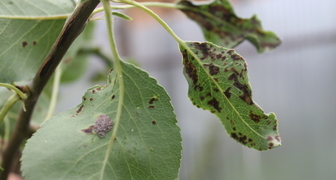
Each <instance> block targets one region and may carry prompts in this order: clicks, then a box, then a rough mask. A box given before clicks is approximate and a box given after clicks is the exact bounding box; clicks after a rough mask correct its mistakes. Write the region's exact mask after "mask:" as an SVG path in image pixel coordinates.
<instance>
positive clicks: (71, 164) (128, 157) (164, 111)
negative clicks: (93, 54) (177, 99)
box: [22, 63, 182, 180]
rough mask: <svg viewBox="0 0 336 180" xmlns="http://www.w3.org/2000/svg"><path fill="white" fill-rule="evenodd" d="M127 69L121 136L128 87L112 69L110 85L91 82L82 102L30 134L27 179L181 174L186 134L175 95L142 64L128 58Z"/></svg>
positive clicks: (173, 176) (24, 163) (25, 155)
mask: <svg viewBox="0 0 336 180" xmlns="http://www.w3.org/2000/svg"><path fill="white" fill-rule="evenodd" d="M122 69H123V77H124V83H125V86H124V93H125V94H124V102H123V109H122V114H121V119H120V123H119V126H118V131H117V135H116V139H113V140H112V139H111V135H112V132H113V131H114V130H115V128H116V119H115V118H116V114H117V106H118V101H119V91H121V90H122V88H121V87H120V85H119V83H118V78H117V73H116V72H115V71H112V72H111V73H110V75H109V78H108V85H105V86H95V87H92V88H90V89H89V90H88V91H87V92H86V93H85V95H84V96H83V101H82V103H81V104H79V105H78V106H77V107H75V108H72V109H69V110H67V111H65V112H63V113H60V114H59V115H57V116H55V117H53V118H52V119H50V120H48V121H46V123H45V124H44V125H43V126H42V127H41V128H40V129H39V130H38V131H37V132H36V133H35V134H34V135H33V137H32V138H31V139H30V140H28V143H27V145H26V148H25V149H24V152H23V157H22V170H23V175H24V177H25V179H28V180H29V179H34V180H35V179H48V180H53V179H71V180H75V179H78V180H82V179H94V180H96V179H100V176H101V173H103V174H102V179H176V178H177V175H178V171H179V167H180V159H181V150H182V147H181V134H180V129H179V127H178V126H177V124H176V123H177V121H176V117H175V114H174V113H173V108H172V106H171V104H170V98H169V96H168V95H167V94H166V92H165V91H164V89H163V88H162V87H161V86H159V85H157V82H156V81H155V80H154V79H152V78H150V77H149V76H148V74H147V73H145V72H143V71H142V70H140V69H138V68H136V67H135V66H133V65H130V64H126V63H122ZM110 120H111V121H110ZM111 127H112V129H110V128H111ZM97 132H99V134H97ZM111 141H114V142H113V146H112V150H111V151H110V152H108V146H109V144H110V143H111ZM105 158H107V161H106V162H104V159H105ZM104 166H105V170H104V171H103V172H102V169H104V168H103V167H104Z"/></svg>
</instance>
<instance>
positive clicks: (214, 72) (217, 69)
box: [203, 63, 219, 76]
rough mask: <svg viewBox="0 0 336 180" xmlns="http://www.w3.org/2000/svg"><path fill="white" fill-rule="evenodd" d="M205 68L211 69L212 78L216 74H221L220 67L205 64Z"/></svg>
mask: <svg viewBox="0 0 336 180" xmlns="http://www.w3.org/2000/svg"><path fill="white" fill-rule="evenodd" d="M203 66H204V67H208V68H209V73H210V75H211V76H213V75H216V74H218V73H219V67H218V66H215V65H214V64H212V63H210V64H204V65H203Z"/></svg>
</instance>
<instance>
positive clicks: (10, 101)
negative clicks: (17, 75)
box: [0, 93, 20, 124]
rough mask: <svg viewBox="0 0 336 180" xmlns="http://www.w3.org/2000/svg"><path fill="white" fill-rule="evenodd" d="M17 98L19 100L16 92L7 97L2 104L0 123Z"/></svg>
mask: <svg viewBox="0 0 336 180" xmlns="http://www.w3.org/2000/svg"><path fill="white" fill-rule="evenodd" d="M18 100H20V97H19V95H18V94H16V93H15V94H13V95H12V96H11V97H9V98H8V100H7V101H6V103H5V104H4V106H3V107H2V109H1V111H0V124H1V123H2V120H3V119H4V118H5V116H6V114H7V112H8V111H9V110H10V108H11V107H12V106H13V105H14V104H15V103H16V102H17V101H18Z"/></svg>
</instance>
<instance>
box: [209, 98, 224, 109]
mask: <svg viewBox="0 0 336 180" xmlns="http://www.w3.org/2000/svg"><path fill="white" fill-rule="evenodd" d="M208 105H210V106H212V107H213V108H215V109H216V110H217V111H218V112H221V110H222V108H221V107H219V102H218V101H217V99H215V98H212V99H211V100H210V101H208Z"/></svg>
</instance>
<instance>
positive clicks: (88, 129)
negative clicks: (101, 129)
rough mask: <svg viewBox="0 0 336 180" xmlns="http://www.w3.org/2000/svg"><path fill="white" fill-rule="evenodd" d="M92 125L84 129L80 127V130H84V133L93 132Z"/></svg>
mask: <svg viewBox="0 0 336 180" xmlns="http://www.w3.org/2000/svg"><path fill="white" fill-rule="evenodd" d="M93 127H94V125H91V126H89V127H88V128H86V129H82V130H81V131H82V132H84V133H85V134H93Z"/></svg>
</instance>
